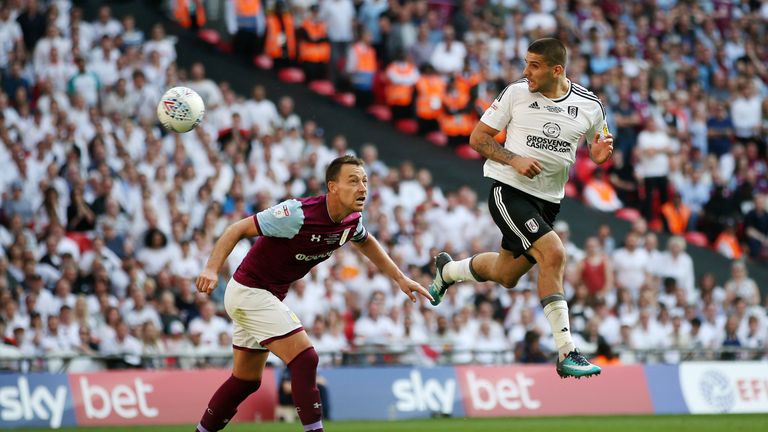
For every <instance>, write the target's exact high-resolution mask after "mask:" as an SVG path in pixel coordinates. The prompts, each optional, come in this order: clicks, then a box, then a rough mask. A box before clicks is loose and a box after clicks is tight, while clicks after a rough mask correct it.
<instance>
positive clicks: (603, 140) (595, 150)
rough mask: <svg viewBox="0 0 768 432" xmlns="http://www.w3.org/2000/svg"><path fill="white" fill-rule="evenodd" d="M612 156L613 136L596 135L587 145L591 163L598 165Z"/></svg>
mask: <svg viewBox="0 0 768 432" xmlns="http://www.w3.org/2000/svg"><path fill="white" fill-rule="evenodd" d="M612 155H613V135H611V134H610V133H608V134H606V135H604V136H603V135H602V134H597V135H595V138H594V139H593V140H592V143H591V144H590V145H589V157H590V158H591V159H592V162H594V163H596V164H598V165H600V164H601V163H603V162H605V161H607V160H608V159H610V158H611V156H612Z"/></svg>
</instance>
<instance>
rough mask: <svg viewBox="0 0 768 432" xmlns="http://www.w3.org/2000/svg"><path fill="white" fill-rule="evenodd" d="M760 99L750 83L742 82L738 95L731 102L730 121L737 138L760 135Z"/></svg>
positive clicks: (761, 115)
mask: <svg viewBox="0 0 768 432" xmlns="http://www.w3.org/2000/svg"><path fill="white" fill-rule="evenodd" d="M762 118H763V114H762V98H761V97H760V93H759V92H758V91H756V89H755V85H754V83H753V82H751V81H742V82H741V83H740V85H739V93H738V96H737V97H736V99H734V100H733V102H731V119H732V121H733V128H734V133H735V134H736V137H737V138H740V139H748V138H752V137H756V136H759V135H760V126H761V122H762Z"/></svg>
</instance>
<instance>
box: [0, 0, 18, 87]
mask: <svg viewBox="0 0 768 432" xmlns="http://www.w3.org/2000/svg"><path fill="white" fill-rule="evenodd" d="M22 43H24V34H23V33H22V32H21V26H19V23H17V22H16V20H15V19H14V18H12V17H11V9H10V5H9V4H8V3H3V4H2V6H0V73H3V74H4V73H5V71H6V70H7V69H8V66H9V61H10V54H11V52H13V51H14V50H15V49H18V47H20V46H21V44H22Z"/></svg>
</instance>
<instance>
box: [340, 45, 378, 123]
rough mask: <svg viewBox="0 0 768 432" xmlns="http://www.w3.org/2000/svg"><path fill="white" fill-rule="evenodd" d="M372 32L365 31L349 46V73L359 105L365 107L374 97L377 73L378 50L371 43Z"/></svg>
mask: <svg viewBox="0 0 768 432" xmlns="http://www.w3.org/2000/svg"><path fill="white" fill-rule="evenodd" d="M371 40H372V36H371V32H369V31H367V30H366V31H364V32H363V34H362V35H361V36H360V39H359V40H358V41H357V42H356V43H355V44H354V45H352V46H351V47H350V48H349V53H348V54H347V73H348V74H349V81H350V84H351V85H352V91H354V92H355V101H356V105H357V106H358V107H362V108H365V107H367V106H368V105H370V103H371V100H372V99H373V77H374V75H376V70H377V67H378V66H377V62H376V50H374V49H373V45H371Z"/></svg>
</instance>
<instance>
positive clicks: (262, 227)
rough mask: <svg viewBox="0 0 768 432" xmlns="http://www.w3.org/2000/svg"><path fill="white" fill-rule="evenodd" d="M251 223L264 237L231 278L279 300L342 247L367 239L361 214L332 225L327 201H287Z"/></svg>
mask: <svg viewBox="0 0 768 432" xmlns="http://www.w3.org/2000/svg"><path fill="white" fill-rule="evenodd" d="M253 218H254V222H255V223H256V226H257V227H258V229H259V234H260V235H259V237H257V238H256V242H255V243H254V244H253V246H251V249H250V250H249V251H248V254H247V255H246V256H245V259H243V262H242V263H240V266H239V267H238V268H237V270H236V271H235V274H234V275H233V277H234V279H235V280H236V281H237V282H239V283H241V284H243V285H245V286H248V287H253V288H261V289H265V290H268V291H269V292H271V293H272V294H274V295H275V296H276V297H277V298H279V299H280V300H283V299H284V298H285V295H286V294H287V292H288V287H289V286H290V284H291V283H293V282H295V281H297V280H299V279H301V278H302V277H304V275H306V274H307V273H308V272H309V270H310V269H311V268H312V267H314V266H316V265H317V264H318V263H320V262H323V261H325V260H327V259H328V258H329V257H330V256H331V255H333V252H334V251H335V250H336V249H338V248H340V247H341V246H343V245H344V243H346V242H347V241H353V242H362V241H364V240H365V239H366V238H367V237H368V231H366V229H365V227H364V226H363V223H362V214H361V213H352V214H351V215H349V216H347V217H346V218H344V220H342V221H341V222H334V221H333V219H331V217H330V215H329V214H328V208H327V206H326V196H325V195H320V196H315V197H310V198H300V199H298V200H295V199H291V200H287V201H283V202H281V203H280V204H277V205H275V206H273V207H270V208H268V209H266V210H264V211H261V212H259V213H257V214H255V215H254V216H253Z"/></svg>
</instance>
